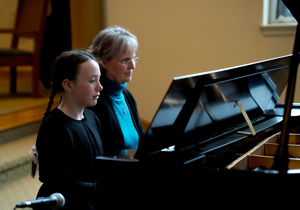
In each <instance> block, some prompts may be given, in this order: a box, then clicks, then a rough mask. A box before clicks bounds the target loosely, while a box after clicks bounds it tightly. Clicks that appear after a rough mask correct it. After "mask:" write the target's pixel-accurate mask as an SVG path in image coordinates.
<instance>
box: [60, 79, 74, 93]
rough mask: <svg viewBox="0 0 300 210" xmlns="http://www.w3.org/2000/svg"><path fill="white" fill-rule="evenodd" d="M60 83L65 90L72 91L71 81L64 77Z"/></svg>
mask: <svg viewBox="0 0 300 210" xmlns="http://www.w3.org/2000/svg"><path fill="white" fill-rule="evenodd" d="M61 85H62V87H63V89H64V90H65V91H66V92H69V93H71V92H72V90H73V82H72V81H70V80H68V79H65V80H64V81H62V84H61Z"/></svg>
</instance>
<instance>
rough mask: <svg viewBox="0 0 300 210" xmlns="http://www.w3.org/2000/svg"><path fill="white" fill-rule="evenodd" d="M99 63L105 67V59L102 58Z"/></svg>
mask: <svg viewBox="0 0 300 210" xmlns="http://www.w3.org/2000/svg"><path fill="white" fill-rule="evenodd" d="M100 65H101V67H102V68H103V69H106V60H104V59H102V58H101V60H100Z"/></svg>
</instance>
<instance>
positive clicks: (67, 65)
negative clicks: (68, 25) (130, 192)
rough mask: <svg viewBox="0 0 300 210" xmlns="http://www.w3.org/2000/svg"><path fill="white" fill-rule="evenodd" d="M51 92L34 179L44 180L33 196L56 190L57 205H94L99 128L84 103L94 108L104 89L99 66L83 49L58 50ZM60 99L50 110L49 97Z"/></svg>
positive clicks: (99, 148)
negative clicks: (59, 201)
mask: <svg viewBox="0 0 300 210" xmlns="http://www.w3.org/2000/svg"><path fill="white" fill-rule="evenodd" d="M51 76H52V81H51V86H52V92H51V96H50V101H49V104H48V108H47V110H46V113H45V116H44V118H43V121H42V124H41V126H40V129H39V132H38V137H37V141H36V147H37V151H38V159H39V179H40V181H41V182H42V183H43V185H42V186H41V188H40V190H39V192H38V197H45V196H50V195H51V194H52V193H56V192H58V193H61V194H62V195H63V196H64V197H65V200H66V203H65V206H64V207H63V208H62V209H91V210H92V209H96V204H95V203H96V202H95V201H96V197H97V195H99V193H98V192H99V188H100V186H99V183H97V181H96V177H95V173H94V168H93V167H94V160H95V157H96V156H100V155H102V153H103V151H102V143H101V138H100V136H101V127H100V122H99V120H98V118H97V116H96V115H95V114H94V113H93V112H92V111H90V110H88V109H85V107H87V106H94V105H96V103H97V99H98V98H99V95H100V91H101V90H102V89H103V87H102V86H101V84H100V82H99V80H100V70H99V65H98V63H97V62H96V61H95V58H94V57H93V56H91V55H90V54H88V53H86V52H83V51H68V52H64V53H62V54H61V55H60V56H59V57H58V58H57V59H56V60H55V62H54V65H53V68H52V75H51ZM56 93H61V102H60V104H59V106H58V107H56V108H55V109H54V110H52V111H51V112H50V109H51V106H52V103H53V98H54V96H55V95H56Z"/></svg>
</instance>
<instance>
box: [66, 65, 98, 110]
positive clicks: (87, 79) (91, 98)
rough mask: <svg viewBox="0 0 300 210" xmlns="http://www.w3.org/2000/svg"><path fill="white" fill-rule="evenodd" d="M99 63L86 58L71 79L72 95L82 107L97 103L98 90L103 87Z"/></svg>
mask: <svg viewBox="0 0 300 210" xmlns="http://www.w3.org/2000/svg"><path fill="white" fill-rule="evenodd" d="M99 80H100V69H99V65H98V63H97V62H96V61H94V60H88V61H86V62H84V63H82V64H80V66H79V73H78V75H77V77H76V80H75V81H73V90H72V93H73V97H74V99H75V101H76V102H77V103H78V104H79V105H80V106H83V107H86V106H94V105H96V104H97V99H98V98H99V95H100V91H101V90H102V89H103V87H102V86H101V84H100V82H99Z"/></svg>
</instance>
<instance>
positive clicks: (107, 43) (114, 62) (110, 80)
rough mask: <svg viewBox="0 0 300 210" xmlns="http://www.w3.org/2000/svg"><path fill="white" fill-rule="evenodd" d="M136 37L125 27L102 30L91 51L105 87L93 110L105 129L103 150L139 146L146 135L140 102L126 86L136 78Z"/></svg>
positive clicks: (90, 48) (135, 147)
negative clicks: (140, 114)
mask: <svg viewBox="0 0 300 210" xmlns="http://www.w3.org/2000/svg"><path fill="white" fill-rule="evenodd" d="M137 49H138V41H137V38H136V36H134V35H133V34H131V33H130V32H129V31H127V30H125V29H124V28H122V27H119V26H114V27H109V28H106V29H104V30H102V31H100V32H99V33H98V34H97V36H96V37H95V39H94V40H93V44H92V45H91V46H90V47H89V49H88V50H87V52H89V53H91V54H92V55H93V56H95V57H96V58H97V59H98V62H99V64H100V70H101V73H102V77H101V84H102V85H103V87H104V89H103V91H102V93H101V97H99V99H98V103H97V105H96V106H94V107H90V109H91V110H93V111H94V112H95V113H96V114H97V116H98V118H99V120H100V122H101V125H102V129H103V142H102V143H103V150H104V152H105V153H106V154H110V153H111V152H113V151H116V150H125V151H126V149H137V148H138V146H139V144H140V142H141V140H142V137H143V135H144V134H145V132H144V130H143V126H142V123H141V121H140V117H139V113H138V109H137V104H136V101H135V99H134V97H133V96H132V94H131V92H130V91H129V90H128V89H126V85H127V83H128V82H130V81H131V79H132V73H133V70H134V69H135V65H136V62H137V60H138V58H137V57H136V56H135V53H136V51H137Z"/></svg>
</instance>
